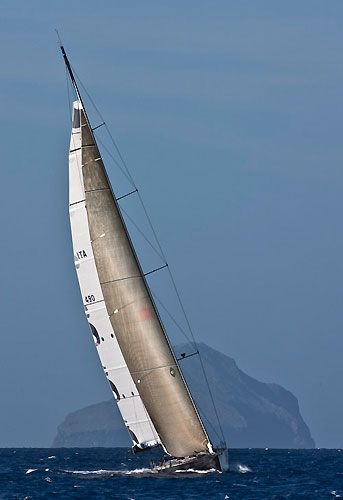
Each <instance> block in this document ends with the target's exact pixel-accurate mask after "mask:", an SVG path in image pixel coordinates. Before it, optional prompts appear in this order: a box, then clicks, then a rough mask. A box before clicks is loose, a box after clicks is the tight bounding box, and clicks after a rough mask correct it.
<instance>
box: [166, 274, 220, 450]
mask: <svg viewBox="0 0 343 500" xmlns="http://www.w3.org/2000/svg"><path fill="white" fill-rule="evenodd" d="M168 271H169V276H170V279H171V282H172V283H173V286H174V290H175V293H176V296H177V298H178V301H179V304H180V307H181V309H182V312H183V315H184V318H185V320H186V323H187V326H188V330H189V332H190V334H191V337H192V340H193V342H192V343H193V346H194V347H195V349H196V350H197V351H199V347H198V345H197V343H196V340H195V338H194V334H193V330H192V327H191V325H190V322H189V320H188V317H187V314H186V311H185V308H184V306H183V303H182V300H181V296H180V294H179V291H178V289H177V286H176V283H175V281H174V277H173V274H172V272H171V270H170V267H168ZM199 360H200V364H201V369H202V372H203V374H204V379H205V382H206V385H207V389H208V392H209V395H210V398H211V402H212V405H213V409H214V412H215V415H216V418H217V421H218V426H219V429H220V432H221V435H222V438H223V441H224V443H225V442H226V441H225V437H224V432H223V429H222V426H221V423H220V419H219V415H218V411H217V407H216V405H215V402H214V398H213V394H212V391H211V387H210V383H209V381H208V378H207V375H206V370H205V367H204V363H203V361H202V357H201V354H200V351H199Z"/></svg>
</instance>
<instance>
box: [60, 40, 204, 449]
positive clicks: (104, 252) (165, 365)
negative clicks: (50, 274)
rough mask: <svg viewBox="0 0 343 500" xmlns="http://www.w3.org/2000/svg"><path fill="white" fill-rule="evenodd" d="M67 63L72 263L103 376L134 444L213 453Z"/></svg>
mask: <svg viewBox="0 0 343 500" xmlns="http://www.w3.org/2000/svg"><path fill="white" fill-rule="evenodd" d="M62 52H63V53H64V50H62ZM64 56H65V53H64ZM65 60H66V63H67V67H68V69H69V72H70V75H71V78H72V82H73V84H74V87H75V90H76V94H77V97H78V99H77V101H75V102H74V105H73V108H74V112H73V128H72V136H71V146H70V153H69V164H70V201H69V203H70V219H71V230H72V238H73V247H74V255H75V265H76V270H77V275H78V279H79V284H80V289H81V294H82V297H83V303H84V307H85V312H86V316H87V319H88V321H89V324H90V327H91V330H92V333H93V336H94V340H95V343H96V345H97V349H98V353H99V357H100V359H101V362H102V365H103V368H104V371H105V373H106V376H107V378H108V380H109V383H110V386H111V389H112V391H113V394H114V396H115V398H116V400H117V402H118V406H119V409H120V411H121V414H122V416H123V419H124V421H125V423H126V426H127V427H128V429H129V432H130V436H131V438H132V440H133V442H134V445H135V446H136V447H138V448H147V447H148V448H149V447H152V446H156V445H158V444H159V443H161V444H162V446H163V447H164V449H165V450H166V452H167V453H169V454H170V455H173V456H175V457H187V456H191V455H194V454H196V453H212V446H211V443H210V442H209V439H208V436H207V433H206V431H205V429H204V426H203V424H202V422H201V419H200V417H199V414H198V412H197V410H196V407H195V405H194V402H193V400H192V397H191V395H190V393H189V391H188V388H187V386H186V383H185V381H184V379H183V376H182V373H181V371H180V369H179V366H178V363H177V360H176V358H175V355H174V353H173V350H172V348H171V346H170V343H169V341H168V337H167V334H166V332H165V330H164V327H163V324H162V322H161V319H160V317H159V314H158V311H157V308H156V306H155V304H154V301H153V299H152V296H151V293H150V290H149V287H148V285H147V282H146V279H145V276H144V273H143V271H142V269H141V266H140V264H139V261H138V258H137V255H136V253H135V250H134V248H133V245H132V242H131V239H130V236H129V234H128V231H127V228H126V226H125V222H124V220H123V218H122V215H121V212H120V209H119V206H118V203H117V201H116V198H115V196H114V194H113V191H112V188H111V185H110V182H109V179H108V177H107V174H106V171H105V167H104V165H103V162H102V159H101V155H100V153H99V150H98V147H97V144H96V141H95V137H94V134H93V131H92V129H91V126H90V123H89V120H88V117H87V114H86V112H85V110H84V107H83V103H82V100H81V97H80V94H79V91H78V88H77V86H76V83H75V80H74V78H73V75H72V72H71V69H70V66H69V62H68V59H67V58H66V56H65Z"/></svg>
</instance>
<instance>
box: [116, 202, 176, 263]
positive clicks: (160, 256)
mask: <svg viewBox="0 0 343 500" xmlns="http://www.w3.org/2000/svg"><path fill="white" fill-rule="evenodd" d="M120 210H121V211H122V212H124V214H125V215H126V217H127V218H128V219H129V220H130V221H131V222H132V224H133V225H134V226H135V228H136V229H137V231H138V232H139V233H140V234H141V235H142V236H143V238H144V239H145V241H146V242H147V243H148V244H149V245H150V246H151V248H152V249H153V250H154V252H155V253H156V254H157V255H158V256H159V258H160V259H161V260H163V261H164V262H165V263H166V264H167V262H166V261H165V260H164V258H163V257H162V255H161V254H160V253H159V252H158V251H157V250H156V248H155V247H154V245H153V244H152V243H151V241H150V240H149V239H148V238H147V237H146V236H145V234H144V233H143V231H142V230H141V229H140V228H139V226H137V224H136V223H135V221H134V220H133V219H132V218H131V217H130V216H129V214H128V213H127V212H126V210H124V209H123V207H122V206H120Z"/></svg>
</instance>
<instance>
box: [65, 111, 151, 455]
mask: <svg viewBox="0 0 343 500" xmlns="http://www.w3.org/2000/svg"><path fill="white" fill-rule="evenodd" d="M79 107H80V105H79V102H78V101H76V102H75V103H74V115H73V128H72V135H71V141H70V153H69V204H70V206H69V213H70V223H71V232H72V240H73V248H74V259H75V267H76V271H77V276H78V279H79V284H80V289H81V294H82V298H83V303H84V307H85V312H86V316H87V319H88V322H89V325H90V328H91V331H92V334H93V338H94V342H95V344H96V347H97V350H98V354H99V357H100V360H101V363H102V366H103V369H104V371H105V373H106V376H107V379H108V381H109V384H110V386H111V389H112V392H113V395H114V397H115V399H116V400H117V403H118V407H119V410H120V412H121V415H122V417H123V419H124V422H125V425H126V427H127V429H128V431H129V434H130V436H131V439H132V441H133V443H134V450H137V449H146V448H147V447H148V448H149V447H154V446H157V445H158V444H159V443H160V440H159V438H158V435H157V432H156V430H155V428H154V426H153V423H152V422H151V419H150V418H149V416H148V413H147V411H146V409H145V407H144V405H143V402H142V399H141V398H140V396H139V394H138V391H137V388H136V385H135V383H134V381H133V379H132V377H131V375H130V373H129V370H128V368H127V366H126V363H125V361H124V358H123V355H122V353H121V350H120V348H119V345H118V342H117V339H116V336H115V335H114V332H113V328H112V325H111V322H110V320H109V317H108V313H107V309H106V305H105V302H104V297H103V294H102V290H101V286H100V282H99V276H98V272H97V268H96V264H95V261H94V255H93V250H92V242H91V238H90V234H89V226H88V217H87V211H86V206H85V191H84V182H83V175H82V166H83V165H85V163H87V158H83V156H84V155H83V153H82V151H83V150H82V149H81V144H82V138H81V127H80V111H79ZM83 142H84V143H85V141H83ZM85 147H86V148H87V145H86V144H85ZM82 162H83V163H82ZM98 236H99V237H100V238H101V237H102V235H101V234H99V235H98ZM93 238H94V236H93ZM93 244H94V242H93Z"/></svg>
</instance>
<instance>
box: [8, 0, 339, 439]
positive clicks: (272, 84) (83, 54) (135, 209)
mask: <svg viewBox="0 0 343 500" xmlns="http://www.w3.org/2000/svg"><path fill="white" fill-rule="evenodd" d="M0 12H1V21H0V22H1V30H0V40H1V46H2V48H3V50H2V51H1V55H0V62H1V89H2V91H1V93H0V106H1V138H2V141H1V143H2V147H1V150H2V168H1V177H2V195H1V198H0V204H1V205H0V218H1V220H0V223H1V225H0V227H1V232H2V238H1V246H0V253H1V262H2V266H1V274H2V280H1V281H2V286H1V335H2V349H1V354H0V395H1V412H0V447H6V446H14V447H17V446H18V447H19V446H49V445H50V444H51V442H52V440H53V437H54V435H55V433H56V428H57V425H58V424H59V423H60V422H61V421H62V420H63V418H64V416H65V415H66V414H67V413H68V412H70V411H73V410H76V409H79V408H81V407H83V406H86V405H89V404H93V403H96V402H100V401H103V400H105V399H107V398H109V397H110V390H109V388H108V386H107V383H106V381H105V378H104V375H103V373H102V370H101V365H100V363H99V361H98V359H97V354H96V350H95V348H94V343H93V340H92V338H91V335H90V332H89V329H88V326H87V323H86V320H85V317H84V314H83V307H82V302H81V297H80V292H79V289H78V284H77V280H76V275H75V270H74V264H73V253H72V246H71V236H70V228H69V217H68V143H69V134H70V109H69V104H68V92H67V84H66V75H65V68H64V64H63V60H62V57H61V55H60V52H59V48H58V44H57V40H56V34H55V32H54V29H55V28H58V29H59V33H60V36H61V38H62V40H63V43H64V45H65V47H66V50H67V52H68V55H69V57H70V59H71V62H72V65H73V67H74V68H75V70H76V72H77V74H78V75H79V77H80V78H81V81H82V83H83V84H84V86H85V87H86V89H87V91H88V92H89V94H90V95H91V97H92V99H93V101H94V102H95V103H96V105H97V107H98V109H99V110H100V111H101V114H102V115H103V116H104V119H105V120H106V123H107V124H108V126H109V128H110V129H111V132H112V134H113V136H114V137H115V139H116V141H117V143H118V144H119V146H120V150H121V152H122V154H123V156H124V157H125V159H126V162H127V164H128V166H129V168H130V171H131V174H132V176H133V177H134V179H135V182H136V184H137V186H138V187H139V189H140V193H141V195H142V197H143V199H144V201H145V204H146V207H147V210H148V212H149V214H150V216H151V219H152V222H153V225H154V227H155V230H156V232H157V234H158V236H159V239H160V242H161V245H162V247H163V249H164V251H165V254H166V256H167V259H168V263H169V265H170V268H171V269H172V272H173V275H174V278H175V281H176V283H177V285H178V289H179V291H180V294H181V296H182V299H183V303H184V306H185V309H186V310H187V314H188V318H189V320H190V323H191V325H192V328H193V331H194V334H195V336H196V339H197V340H199V341H202V342H205V343H207V344H209V345H210V346H212V347H214V348H215V349H218V350H220V351H221V352H224V353H226V354H228V355H229V356H232V357H233V358H234V359H235V360H236V362H237V364H238V366H239V367H240V368H241V369H242V370H244V371H245V372H246V373H248V374H249V375H251V376H253V377H255V378H257V379H259V380H261V381H264V382H275V383H279V384H281V385H283V386H284V387H285V388H287V389H289V390H290V391H292V392H293V393H294V394H295V395H296V396H297V398H298V400H299V405H300V410H301V413H302V415H303V417H304V420H305V421H306V423H307V424H308V425H309V427H310V430H311V433H312V436H313V438H314V439H315V441H316V444H317V446H318V447H343V432H342V422H343V398H342V380H343V363H342V353H343V335H342V330H343V313H342V294H343V292H342V277H343V269H342V254H343V232H342V225H341V213H342V209H343V201H342V195H341V193H342V189H343V170H342V153H343V148H342V139H341V136H342V116H343V105H342V103H343V97H342V96H343V93H342V88H343V62H342V56H341V54H342V52H343V33H342V21H343V4H342V2H341V1H340V0H331V1H330V2H325V1H324V0H321V1H318V0H302V1H301V2H299V0H297V1H293V0H289V1H288V2H283V1H281V0H260V1H259V2H256V0H231V1H220V0H219V1H217V2H209V1H202V0H200V1H199V0H198V1H194V0H189V1H187V2H181V1H178V0H176V1H173V2H171V1H162V0H161V1H152V0H148V1H146V2H140V1H130V2H119V1H117V0H114V1H112V2H104V1H101V0H99V1H98V2H96V4H94V2H91V1H89V0H84V1H82V2H80V1H77V0H76V1H74V2H67V1H66V0H60V1H59V2H53V3H52V2H43V1H38V0H37V1H35V0H33V1H32V2H21V1H19V0H12V1H7V0H3V1H2V2H1V7H0ZM87 103H88V101H87V99H86V104H87ZM89 104H90V103H89ZM89 109H90V116H91V119H92V123H93V124H94V125H97V124H98V123H100V118H99V117H97V116H96V113H95V112H94V110H93V109H92V108H91V106H90V108H89ZM102 133H104V132H102V131H101V129H99V134H102ZM99 137H101V136H100V135H99ZM105 140H106V139H104V141H105ZM104 158H105V160H108V163H106V165H107V168H108V172H109V176H110V178H111V181H112V184H113V187H114V190H115V192H116V193H118V195H121V194H123V193H125V192H126V191H125V190H126V189H127V188H128V186H126V185H125V180H124V179H123V176H122V174H121V173H120V172H119V170H118V168H117V167H116V166H115V165H114V164H113V163H111V161H110V158H109V157H108V158H106V154H104ZM132 198H134V197H132ZM122 206H123V208H124V209H125V210H126V211H127V212H128V213H130V216H131V217H132V218H133V219H134V220H135V221H136V222H137V223H138V224H139V226H140V227H142V225H144V224H145V221H144V217H143V216H142V210H141V209H140V208H139V206H138V204H137V200H135V199H131V198H130V199H125V204H124V200H123V205H122ZM146 227H147V229H146V231H147V234H148V232H149V228H148V226H146ZM129 228H130V229H132V230H134V228H133V227H130V224H129ZM144 231H145V229H144ZM133 232H134V231H133ZM150 236H151V234H150ZM133 238H134V240H135V241H136V242H137V247H138V251H139V255H140V258H141V260H142V263H143V267H144V269H146V270H148V269H152V268H153V267H158V266H159V265H161V263H160V260H158V257H157V256H156V255H154V254H153V253H151V249H150V248H149V247H148V246H144V244H143V243H144V242H143V241H141V240H142V239H141V238H140V237H139V235H138V234H137V235H134V236H133ZM150 283H151V287H152V288H153V289H154V290H155V289H156V290H158V293H159V294H160V296H161V297H163V302H164V303H168V307H169V308H170V309H171V310H172V311H173V314H175V317H176V318H177V320H178V321H180V322H182V321H183V319H182V315H181V313H180V311H179V310H178V308H177V302H176V300H175V296H174V295H173V290H172V288H170V287H169V285H168V283H167V279H166V275H165V274H163V272H161V273H156V274H154V275H153V277H151V281H150ZM167 326H168V325H167ZM168 331H169V332H170V336H171V338H172V341H173V342H178V341H182V339H179V338H178V334H177V332H174V331H173V328H172V327H171V328H170V330H168ZM174 335H175V338H174Z"/></svg>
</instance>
